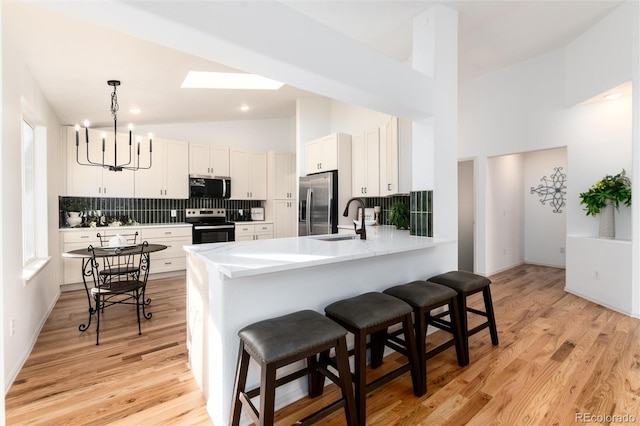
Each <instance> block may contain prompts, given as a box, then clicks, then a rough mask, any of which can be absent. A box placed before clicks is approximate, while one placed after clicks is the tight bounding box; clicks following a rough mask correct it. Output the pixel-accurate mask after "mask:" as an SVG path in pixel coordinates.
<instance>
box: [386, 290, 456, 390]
mask: <svg viewBox="0 0 640 426" xmlns="http://www.w3.org/2000/svg"><path fill="white" fill-rule="evenodd" d="M384 293H385V294H389V295H391V296H393V297H397V298H398V299H400V300H402V301H404V302H406V303H408V304H409V305H410V306H411V307H412V308H413V318H414V326H415V334H416V342H417V347H418V360H419V362H420V368H421V370H422V373H421V374H420V380H421V382H422V388H423V389H424V390H425V391H426V389H427V360H428V359H430V358H433V357H434V356H436V355H437V354H439V353H440V352H442V351H444V350H445V349H447V348H449V347H451V346H455V347H456V355H457V357H458V364H459V365H460V366H464V365H466V364H465V359H464V342H463V341H462V332H461V330H460V322H459V319H458V318H459V316H460V313H459V312H458V302H457V295H458V293H457V292H456V291H455V290H453V289H451V288H449V287H446V286H443V285H440V284H436V283H432V282H429V281H412V282H410V283H408V284H402V285H397V286H394V287H391V288H388V289H386V290H385V291H384ZM442 306H447V308H448V312H450V313H451V314H450V316H449V317H450V320H449V321H445V320H443V319H442V318H441V317H440V315H436V316H431V311H432V310H433V309H436V308H439V307H442ZM427 325H433V326H434V327H437V328H439V329H441V330H444V331H447V332H449V333H451V336H452V337H451V339H449V340H447V341H446V342H444V343H442V344H440V345H438V346H436V347H435V348H433V349H431V350H429V351H428V352H427V349H426V335H427ZM399 334H400V333H398V332H396V333H391V334H390V337H389V338H390V339H392V340H394V341H397V340H396V339H398V335H399Z"/></svg>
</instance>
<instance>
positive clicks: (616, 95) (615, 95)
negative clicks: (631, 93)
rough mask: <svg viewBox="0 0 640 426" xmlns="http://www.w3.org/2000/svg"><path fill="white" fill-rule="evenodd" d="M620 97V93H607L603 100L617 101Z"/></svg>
mask: <svg viewBox="0 0 640 426" xmlns="http://www.w3.org/2000/svg"><path fill="white" fill-rule="evenodd" d="M620 96H622V94H620V93H609V94H608V95H605V97H604V98H605V99H606V100H608V101H612V100H614V99H618V98H619V97H620Z"/></svg>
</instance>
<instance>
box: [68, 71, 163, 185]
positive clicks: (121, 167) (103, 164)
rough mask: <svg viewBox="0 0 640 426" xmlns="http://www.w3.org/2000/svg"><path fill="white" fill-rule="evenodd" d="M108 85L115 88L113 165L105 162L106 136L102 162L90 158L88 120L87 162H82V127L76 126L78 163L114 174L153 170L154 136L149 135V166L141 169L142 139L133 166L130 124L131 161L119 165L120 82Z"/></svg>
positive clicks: (85, 122)
mask: <svg viewBox="0 0 640 426" xmlns="http://www.w3.org/2000/svg"><path fill="white" fill-rule="evenodd" d="M107 84H108V85H109V86H111V87H113V93H112V94H111V115H112V116H113V164H107V162H105V158H104V157H105V145H106V134H104V133H103V134H102V162H96V161H93V160H91V159H90V158H89V122H88V121H87V120H85V121H84V130H85V140H86V144H87V162H86V163H82V162H80V154H79V148H80V126H79V125H78V124H76V126H75V129H76V162H77V163H78V164H80V165H81V166H96V167H102V168H104V169H108V170H111V171H114V172H121V171H122V170H133V171H136V170H141V169H142V170H144V169H150V168H151V154H152V152H153V148H152V142H153V141H152V135H151V133H149V165H148V166H146V167H140V139H139V138H138V140H137V145H138V146H137V161H136V162H135V164H132V162H131V160H132V155H131V150H132V149H133V147H132V143H131V137H132V132H133V124H129V161H127V162H126V163H122V164H118V134H117V131H118V108H119V106H118V95H117V94H116V88H117V87H118V86H120V81H119V80H109V81H107Z"/></svg>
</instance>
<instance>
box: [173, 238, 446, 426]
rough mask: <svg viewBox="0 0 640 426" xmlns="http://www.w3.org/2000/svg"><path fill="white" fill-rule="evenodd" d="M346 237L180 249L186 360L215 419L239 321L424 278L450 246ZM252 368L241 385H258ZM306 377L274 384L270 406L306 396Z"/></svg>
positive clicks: (220, 419) (221, 414)
mask: <svg viewBox="0 0 640 426" xmlns="http://www.w3.org/2000/svg"><path fill="white" fill-rule="evenodd" d="M353 236H354V235H345V234H332V235H323V236H309V237H300V238H281V239H273V240H256V241H242V242H230V243H222V244H215V245H208V244H203V245H192V246H187V247H185V250H186V251H187V253H188V256H187V346H188V350H189V362H190V367H191V370H192V372H193V375H194V377H195V379H196V381H197V383H198V385H199V386H200V388H201V389H202V391H203V393H204V395H205V397H206V399H207V410H208V412H209V415H210V416H211V418H212V420H213V422H214V424H215V425H218V426H219V425H226V424H227V423H228V421H229V411H230V403H231V395H232V389H233V383H234V378H235V368H236V362H237V354H238V346H239V339H238V336H237V333H238V330H240V329H241V328H242V327H244V326H246V325H248V324H251V323H253V322H256V321H260V320H263V319H266V318H271V317H275V316H279V315H284V314H287V313H291V312H293V311H297V310H302V309H313V310H316V311H318V312H321V313H324V307H325V306H326V305H328V304H330V303H332V302H334V301H336V300H339V299H343V298H347V297H351V296H355V295H358V294H361V293H365V292H368V291H382V290H384V289H386V288H388V287H391V286H393V285H397V284H403V283H406V282H409V281H412V280H416V279H426V278H428V277H429V276H431V275H435V274H437V273H441V272H444V270H443V268H445V267H443V265H447V263H448V262H447V261H446V260H445V259H447V258H448V259H450V258H451V257H452V256H454V254H453V253H452V252H453V251H454V250H457V248H456V245H455V244H454V243H453V241H443V240H436V239H434V238H426V237H416V236H411V235H409V231H406V230H397V229H395V228H394V227H391V226H376V227H368V228H367V239H366V240H361V239H357V238H351V237H353ZM310 332H313V331H312V330H310ZM255 367H256V366H255V365H251V366H250V368H249V376H248V380H247V384H248V386H252V385H257V384H258V381H259V376H258V369H257V368H255ZM290 367H292V368H293V367H295V366H290ZM283 370H286V368H283ZM305 383H306V382H304V381H302V380H298V381H295V382H292V383H290V384H288V385H286V386H283V387H281V388H279V389H278V392H277V394H276V408H280V407H282V406H284V405H287V404H289V403H291V402H293V401H295V400H297V399H299V398H301V397H303V396H305V395H306V387H305V386H304V384H305Z"/></svg>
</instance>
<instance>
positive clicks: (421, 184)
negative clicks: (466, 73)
mask: <svg viewBox="0 0 640 426" xmlns="http://www.w3.org/2000/svg"><path fill="white" fill-rule="evenodd" d="M413 67H414V69H416V70H417V71H420V72H422V73H424V74H426V75H428V76H430V77H432V78H433V79H434V83H435V84H434V88H435V89H434V92H433V93H434V94H433V96H434V97H435V99H433V111H434V113H433V116H431V117H427V118H424V119H418V120H415V121H414V122H413V185H412V190H413V191H422V190H431V189H432V190H433V191H434V211H433V214H434V236H437V237H438V238H447V239H449V238H450V239H457V235H458V219H457V217H458V214H457V212H458V197H457V185H458V183H457V182H458V174H457V173H458V167H457V126H458V13H457V11H455V10H453V9H449V8H447V7H445V6H442V5H439V4H436V5H434V6H433V7H431V8H430V9H428V10H427V11H425V12H424V13H422V14H420V15H418V16H417V17H415V18H414V20H413ZM454 261H455V262H456V263H457V260H455V259H454Z"/></svg>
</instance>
